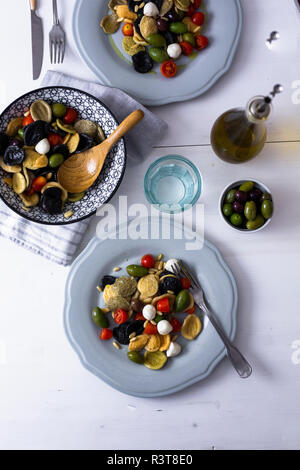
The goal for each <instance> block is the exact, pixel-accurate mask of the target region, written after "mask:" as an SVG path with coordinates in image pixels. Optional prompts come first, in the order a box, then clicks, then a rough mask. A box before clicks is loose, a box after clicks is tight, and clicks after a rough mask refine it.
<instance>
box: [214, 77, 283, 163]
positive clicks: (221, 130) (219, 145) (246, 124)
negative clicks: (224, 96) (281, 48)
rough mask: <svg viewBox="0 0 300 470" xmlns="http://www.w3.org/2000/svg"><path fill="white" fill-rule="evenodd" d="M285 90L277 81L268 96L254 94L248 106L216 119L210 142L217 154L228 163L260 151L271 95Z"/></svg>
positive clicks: (263, 143)
mask: <svg viewBox="0 0 300 470" xmlns="http://www.w3.org/2000/svg"><path fill="white" fill-rule="evenodd" d="M282 90H283V88H282V86H281V85H275V87H274V89H273V91H272V92H271V93H270V95H269V96H255V97H254V98H252V99H251V100H250V101H249V103H248V104H247V106H246V109H242V108H236V109H230V110H229V111H226V112H225V113H224V114H222V115H221V116H220V117H219V118H218V119H217V121H216V122H215V124H214V126H213V128H212V131H211V145H212V147H213V149H214V151H215V153H216V154H217V155H218V157H220V158H221V159H222V160H224V161H226V162H229V163H244V162H247V161H248V160H251V159H252V158H254V157H256V155H258V154H259V153H260V152H261V150H262V149H263V147H264V145H265V143H266V139H267V128H266V121H267V119H268V117H269V115H270V113H271V109H272V108H271V102H272V99H273V98H274V96H275V95H277V94H278V93H281V92H282Z"/></svg>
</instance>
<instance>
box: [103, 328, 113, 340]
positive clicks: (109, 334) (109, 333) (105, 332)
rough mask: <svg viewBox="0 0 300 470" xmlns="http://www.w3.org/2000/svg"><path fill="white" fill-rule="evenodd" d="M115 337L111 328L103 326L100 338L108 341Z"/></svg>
mask: <svg viewBox="0 0 300 470" xmlns="http://www.w3.org/2000/svg"><path fill="white" fill-rule="evenodd" d="M112 337H113V332H112V331H111V330H109V329H108V328H102V331H101V333H100V339H101V340H102V341H108V340H110V339H111V338H112Z"/></svg>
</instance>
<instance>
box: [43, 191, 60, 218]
mask: <svg viewBox="0 0 300 470" xmlns="http://www.w3.org/2000/svg"><path fill="white" fill-rule="evenodd" d="M41 207H42V209H43V210H44V211H45V212H48V214H50V215H55V214H60V213H61V211H62V190H61V189H60V188H57V187H54V188H48V189H46V191H45V192H44V194H43V195H42V197H41Z"/></svg>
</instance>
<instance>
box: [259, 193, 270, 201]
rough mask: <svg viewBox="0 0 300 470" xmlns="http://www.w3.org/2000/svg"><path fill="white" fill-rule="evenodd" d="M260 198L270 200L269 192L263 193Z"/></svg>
mask: <svg viewBox="0 0 300 470" xmlns="http://www.w3.org/2000/svg"><path fill="white" fill-rule="evenodd" d="M261 200H262V201H272V196H271V194H269V193H263V195H262V197H261Z"/></svg>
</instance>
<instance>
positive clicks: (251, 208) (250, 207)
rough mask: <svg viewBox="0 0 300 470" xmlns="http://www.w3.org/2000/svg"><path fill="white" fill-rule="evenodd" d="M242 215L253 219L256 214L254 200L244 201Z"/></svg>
mask: <svg viewBox="0 0 300 470" xmlns="http://www.w3.org/2000/svg"><path fill="white" fill-rule="evenodd" d="M244 215H245V217H246V219H247V220H255V219H256V215H257V208H256V204H255V202H254V201H249V202H246V204H245V209H244Z"/></svg>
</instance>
